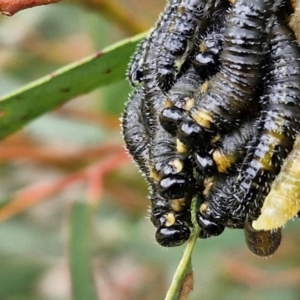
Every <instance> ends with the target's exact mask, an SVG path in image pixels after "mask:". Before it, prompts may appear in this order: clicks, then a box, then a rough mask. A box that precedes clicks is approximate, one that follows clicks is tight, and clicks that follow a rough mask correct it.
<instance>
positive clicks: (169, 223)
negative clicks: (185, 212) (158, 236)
mask: <svg viewBox="0 0 300 300" xmlns="http://www.w3.org/2000/svg"><path fill="white" fill-rule="evenodd" d="M174 223H175V215H174V213H173V212H169V213H168V214H167V215H166V223H165V226H167V227H170V226H172V225H173V224H174Z"/></svg>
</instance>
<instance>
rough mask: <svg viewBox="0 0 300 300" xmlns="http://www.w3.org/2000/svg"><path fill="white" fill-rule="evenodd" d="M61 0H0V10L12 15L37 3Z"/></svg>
mask: <svg viewBox="0 0 300 300" xmlns="http://www.w3.org/2000/svg"><path fill="white" fill-rule="evenodd" d="M60 1H61V0H0V12H1V13H2V14H3V15H6V16H12V15H14V14H15V13H17V12H18V11H20V10H23V9H26V8H31V7H34V6H39V5H46V4H51V3H57V2H60Z"/></svg>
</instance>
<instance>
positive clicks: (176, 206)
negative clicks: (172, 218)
mask: <svg viewBox="0 0 300 300" xmlns="http://www.w3.org/2000/svg"><path fill="white" fill-rule="evenodd" d="M186 204H187V203H186V201H185V199H184V198H180V199H176V200H172V204H171V208H172V210H174V211H175V212H180V211H182V210H183V209H184V208H185V207H186Z"/></svg>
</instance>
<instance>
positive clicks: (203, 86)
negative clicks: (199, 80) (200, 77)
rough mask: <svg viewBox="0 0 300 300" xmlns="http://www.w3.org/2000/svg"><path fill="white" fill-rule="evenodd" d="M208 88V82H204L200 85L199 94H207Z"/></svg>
mask: <svg viewBox="0 0 300 300" xmlns="http://www.w3.org/2000/svg"><path fill="white" fill-rule="evenodd" d="M208 88H209V82H208V81H205V82H204V83H203V84H202V85H201V88H200V92H201V93H202V94H205V93H207V91H208Z"/></svg>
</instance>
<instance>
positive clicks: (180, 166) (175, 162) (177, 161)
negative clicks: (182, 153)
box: [169, 158, 183, 173]
mask: <svg viewBox="0 0 300 300" xmlns="http://www.w3.org/2000/svg"><path fill="white" fill-rule="evenodd" d="M169 165H170V166H173V167H174V168H175V170H176V171H177V173H180V172H181V171H182V169H183V163H182V161H181V160H180V159H178V158H177V159H174V160H173V161H171V162H169Z"/></svg>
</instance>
